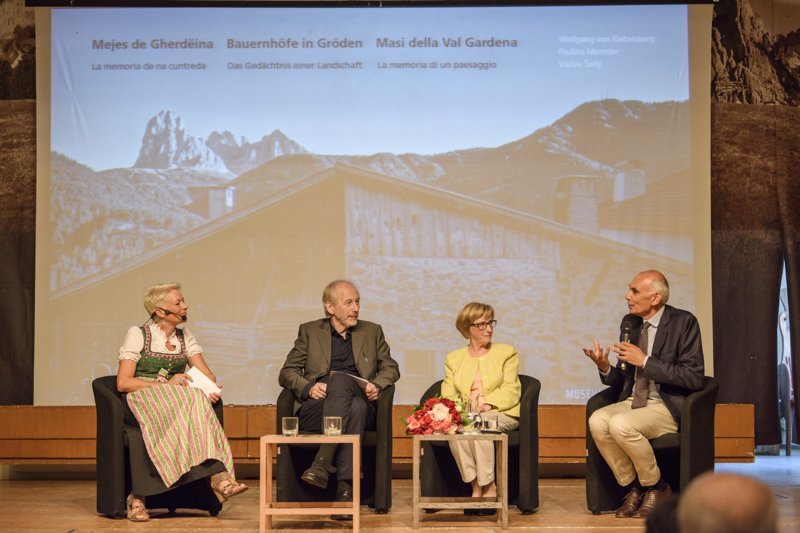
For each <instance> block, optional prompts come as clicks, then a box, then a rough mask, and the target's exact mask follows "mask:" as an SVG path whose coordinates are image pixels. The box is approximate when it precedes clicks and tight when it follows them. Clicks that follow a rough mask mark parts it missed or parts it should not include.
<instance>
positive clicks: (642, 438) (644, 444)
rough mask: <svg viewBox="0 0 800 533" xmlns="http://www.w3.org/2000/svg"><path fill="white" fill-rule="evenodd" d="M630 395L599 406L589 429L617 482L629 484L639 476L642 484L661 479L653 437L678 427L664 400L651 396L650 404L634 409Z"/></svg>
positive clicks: (649, 483) (591, 419)
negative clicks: (651, 441) (651, 444)
mask: <svg viewBox="0 0 800 533" xmlns="http://www.w3.org/2000/svg"><path fill="white" fill-rule="evenodd" d="M632 400H633V398H628V399H626V400H623V401H621V402H618V403H614V404H611V405H608V406H606V407H603V408H601V409H598V410H597V411H595V412H594V413H592V416H590V417H589V431H591V432H592V437H594V442H595V443H596V444H597V448H598V449H599V450H600V453H601V454H602V456H603V458H604V459H605V460H606V463H608V466H609V467H610V468H611V471H612V472H614V476H615V477H616V478H617V483H619V484H620V485H621V486H623V487H624V486H626V485H628V484H630V483H632V482H633V480H634V479H636V478H637V477H638V478H639V483H641V484H642V486H645V487H650V486H653V485H655V484H656V483H658V480H659V478H661V471H660V470H659V469H658V464H656V456H655V454H654V453H653V447H652V446H650V442H649V440H650V439H654V438H656V437H660V436H661V435H663V434H664V433H672V432H675V431H678V423H677V421H676V420H675V419H674V418H673V417H672V415H671V414H670V412H669V411H668V410H667V407H666V406H665V405H664V402H663V400H660V399H659V400H653V399H648V400H647V405H645V406H644V407H640V408H639V409H631V401H632Z"/></svg>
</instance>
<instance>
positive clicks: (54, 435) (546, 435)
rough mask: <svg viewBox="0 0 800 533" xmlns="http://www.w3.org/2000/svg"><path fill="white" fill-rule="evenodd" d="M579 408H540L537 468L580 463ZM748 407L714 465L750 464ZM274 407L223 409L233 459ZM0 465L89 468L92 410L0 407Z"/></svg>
mask: <svg viewBox="0 0 800 533" xmlns="http://www.w3.org/2000/svg"><path fill="white" fill-rule="evenodd" d="M413 409H414V406H411V405H396V406H394V410H393V422H394V424H393V435H394V441H393V453H392V456H393V461H394V462H395V463H408V462H410V461H411V438H410V437H409V436H408V435H406V434H405V423H404V420H405V418H406V417H407V416H408V415H409V414H411V412H412V411H413ZM585 412H586V411H585V408H584V406H583V405H541V406H539V457H540V461H541V462H542V463H581V462H584V461H585V456H586V443H585V439H586V422H585ZM753 417H754V410H753V406H752V405H740V404H720V405H717V410H716V418H715V424H714V435H715V446H716V452H715V455H716V460H717V461H718V462H752V461H753V460H754V459H755V434H754V426H753ZM275 420H276V416H275V406H274V405H257V406H242V405H235V406H226V407H225V431H226V433H227V435H228V439H229V440H230V443H231V449H232V451H233V455H234V459H235V460H236V462H239V463H257V462H258V458H259V438H260V437H261V436H262V435H267V434H272V433H274V432H275V427H276V424H275ZM0 428H2V431H0V463H9V464H15V463H18V464H29V463H38V464H71V463H92V462H94V456H95V441H94V437H95V413H94V407H92V406H70V407H46V406H42V407H39V406H37V407H33V406H0Z"/></svg>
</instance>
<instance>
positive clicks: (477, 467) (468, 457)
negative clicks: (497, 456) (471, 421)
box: [450, 411, 519, 487]
mask: <svg viewBox="0 0 800 533" xmlns="http://www.w3.org/2000/svg"><path fill="white" fill-rule="evenodd" d="M481 417H482V418H483V419H484V420H486V419H491V418H496V419H497V429H499V430H500V431H502V432H503V433H508V432H509V431H513V430H515V429H517V428H518V427H519V420H517V419H516V418H512V417H510V416H507V415H504V414H503V413H500V412H498V411H487V412H485V413H481ZM450 451H451V452H452V453H453V457H454V458H455V460H456V464H457V465H458V471H459V472H461V479H462V480H463V481H464V483H471V482H472V480H474V479H477V480H478V485H480V486H481V487H484V486H486V485H488V484H489V483H491V482H492V481H494V441H489V440H451V441H450Z"/></svg>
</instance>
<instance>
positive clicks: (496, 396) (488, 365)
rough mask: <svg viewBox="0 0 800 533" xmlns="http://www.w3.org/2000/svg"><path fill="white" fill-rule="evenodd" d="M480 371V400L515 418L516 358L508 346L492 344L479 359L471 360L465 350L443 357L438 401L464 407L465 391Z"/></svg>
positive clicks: (465, 348)
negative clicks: (446, 399)
mask: <svg viewBox="0 0 800 533" xmlns="http://www.w3.org/2000/svg"><path fill="white" fill-rule="evenodd" d="M479 369H480V372H481V381H483V397H484V399H485V401H486V403H488V404H491V405H493V406H494V408H495V409H496V410H497V411H500V412H501V413H503V414H505V415H508V416H514V417H519V398H520V394H521V391H522V386H521V385H520V383H519V355H518V354H517V350H516V349H514V347H513V346H511V345H509V344H499V343H495V342H493V343H492V347H491V348H490V349H489V351H488V352H487V353H485V354H484V355H483V356H481V357H471V356H470V355H469V351H468V349H467V347H466V346H464V347H463V348H459V349H458V350H455V351H452V352H450V353H449V354H447V357H446V358H445V360H444V381H443V382H442V392H441V394H442V397H444V398H448V399H450V400H453V401H454V402H458V403H461V404H462V405H467V402H469V391H470V389H471V388H472V382H473V381H474V380H475V373H476V372H477V371H478V370H479Z"/></svg>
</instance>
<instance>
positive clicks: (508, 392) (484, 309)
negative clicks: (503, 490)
mask: <svg viewBox="0 0 800 533" xmlns="http://www.w3.org/2000/svg"><path fill="white" fill-rule="evenodd" d="M496 325H497V320H495V319H494V309H493V308H492V306H491V305H487V304H482V303H477V302H471V303H468V304H467V305H465V306H464V308H463V309H462V310H461V312H460V313H459V314H458V318H456V328H457V329H458V331H459V332H461V334H462V335H463V336H464V338H465V339H467V340H468V341H469V342H468V343H467V345H466V346H464V347H463V348H459V349H458V350H455V351H452V352H450V353H448V354H447V357H446V358H445V362H444V381H443V382H442V390H441V394H442V396H443V397H444V398H448V399H450V400H453V401H455V402H457V403H460V404H462V405H465V406H467V408H468V409H469V410H470V411H472V412H479V413H480V414H481V418H483V419H484V420H486V419H495V420H497V428H498V429H499V430H500V431H503V432H504V433H506V432H509V431H512V430H514V429H517V428H518V427H519V400H520V391H521V386H520V382H519V374H518V369H519V356H518V355H517V351H516V350H515V349H514V347H513V346H511V345H508V344H499V343H494V342H492V334H493V333H494V327H495V326H496ZM450 450H451V451H452V452H453V457H454V458H455V460H456V463H457V464H458V470H459V471H460V472H461V478H462V479H463V480H464V483H469V484H470V485H471V487H472V497H473V498H479V497H494V496H496V495H497V486H496V485H495V481H494V444H493V443H492V442H489V441H477V440H471V441H450ZM488 512H489V513H493V512H494V510H492V509H489V510H488ZM487 514H488V513H487Z"/></svg>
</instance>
